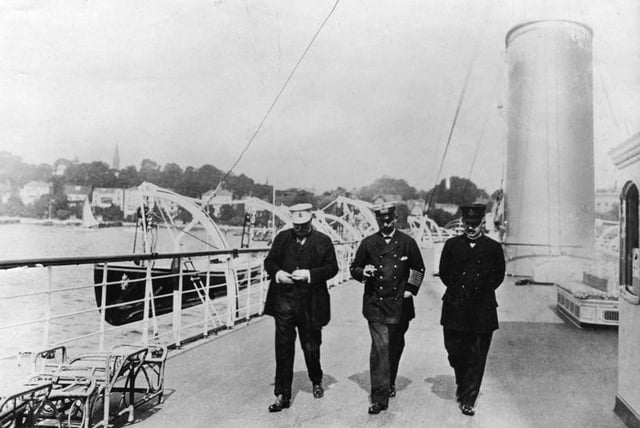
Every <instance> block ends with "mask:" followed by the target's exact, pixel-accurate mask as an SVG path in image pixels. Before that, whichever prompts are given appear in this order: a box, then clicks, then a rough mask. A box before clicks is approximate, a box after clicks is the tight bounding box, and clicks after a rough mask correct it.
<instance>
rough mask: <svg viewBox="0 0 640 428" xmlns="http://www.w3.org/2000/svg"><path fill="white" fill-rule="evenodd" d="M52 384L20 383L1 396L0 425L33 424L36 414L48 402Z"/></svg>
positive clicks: (4, 427) (7, 427)
mask: <svg viewBox="0 0 640 428" xmlns="http://www.w3.org/2000/svg"><path fill="white" fill-rule="evenodd" d="M52 386H53V385H52V384H51V383H50V382H47V383H39V384H32V385H19V386H16V387H14V388H13V389H14V390H13V391H11V392H7V393H6V394H4V396H0V427H2V428H14V427H26V426H33V425H34V423H35V419H34V414H36V413H37V412H39V411H40V409H41V408H42V407H43V406H44V405H45V404H46V400H47V397H48V396H49V393H50V391H51V388H52Z"/></svg>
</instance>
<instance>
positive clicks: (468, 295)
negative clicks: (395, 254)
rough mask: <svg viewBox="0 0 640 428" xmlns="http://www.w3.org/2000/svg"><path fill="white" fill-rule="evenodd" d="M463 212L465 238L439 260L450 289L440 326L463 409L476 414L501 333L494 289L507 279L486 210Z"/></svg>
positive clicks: (472, 208)
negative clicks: (487, 230)
mask: <svg viewBox="0 0 640 428" xmlns="http://www.w3.org/2000/svg"><path fill="white" fill-rule="evenodd" d="M460 209H461V210H462V222H463V225H464V234H463V235H460V236H456V237H454V238H450V239H449V240H447V241H446V242H445V244H444V248H443V249H442V255H441V256H440V269H439V274H440V279H441V280H442V282H443V283H444V285H445V286H446V287H447V290H446V291H445V293H444V296H443V297H442V301H443V302H442V316H441V318H440V323H441V324H442V326H443V330H444V345H445V348H446V350H447V353H448V355H449V364H451V367H453V370H454V372H455V375H456V384H457V389H456V398H457V400H458V403H459V407H460V410H461V411H462V413H463V414H465V415H467V416H473V415H474V414H475V409H474V406H475V402H476V399H477V398H478V394H479V392H480V384H481V383H482V376H483V375H484V368H485V363H486V361H487V354H488V352H489V345H490V344H491V336H492V335H493V332H494V330H497V329H498V314H497V310H496V307H497V306H498V303H497V302H496V293H495V290H496V288H498V287H499V286H500V284H502V281H503V280H504V273H505V261H504V254H503V251H502V246H501V245H500V243H498V242H497V241H494V240H493V239H491V238H488V237H486V236H484V232H483V231H484V214H485V210H486V207H485V206H484V205H481V204H474V205H471V206H463V207H461V208H460Z"/></svg>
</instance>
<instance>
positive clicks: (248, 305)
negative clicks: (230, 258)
mask: <svg viewBox="0 0 640 428" xmlns="http://www.w3.org/2000/svg"><path fill="white" fill-rule="evenodd" d="M252 273H253V272H252V270H251V266H250V265H247V274H246V276H245V281H247V303H246V307H245V308H244V309H245V312H246V316H245V319H246V320H247V322H249V319H250V318H251V274H252Z"/></svg>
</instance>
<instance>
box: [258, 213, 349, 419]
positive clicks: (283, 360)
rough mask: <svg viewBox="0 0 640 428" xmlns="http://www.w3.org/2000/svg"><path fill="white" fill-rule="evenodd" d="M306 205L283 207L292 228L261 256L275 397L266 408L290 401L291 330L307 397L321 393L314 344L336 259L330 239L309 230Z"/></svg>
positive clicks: (327, 308) (325, 318)
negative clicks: (266, 276) (270, 325)
mask: <svg viewBox="0 0 640 428" xmlns="http://www.w3.org/2000/svg"><path fill="white" fill-rule="evenodd" d="M311 208H312V206H311V204H297V205H294V206H292V207H290V208H289V210H290V211H291V222H292V223H293V228H292V229H287V230H284V231H282V232H280V233H278V235H276V237H275V239H274V241H273V245H272V246H271V249H270V250H269V254H268V255H267V257H266V258H265V260H264V267H265V269H266V271H267V272H268V273H269V277H270V278H271V282H270V283H269V291H268V292H267V300H266V302H265V308H264V313H265V314H267V315H271V316H273V318H274V319H275V324H276V332H275V334H276V340H275V350H276V380H275V387H274V394H275V396H276V400H275V402H274V403H273V404H271V405H270V406H269V411H270V412H279V411H281V410H282V409H286V408H288V407H289V406H290V405H291V398H292V397H291V384H292V381H293V362H294V357H295V344H296V328H297V329H298V336H299V337H300V344H301V346H302V351H303V353H304V360H305V363H306V365H307V372H308V374H309V379H310V380H311V383H312V385H313V387H312V391H313V396H314V398H322V397H323V395H324V389H323V386H322V368H321V365H320V345H321V343H322V327H324V326H325V325H327V324H328V323H329V319H330V317H331V311H330V304H329V291H328V290H327V280H329V279H331V278H333V277H334V276H335V275H336V274H337V273H338V261H337V260H336V253H335V250H334V248H333V243H332V242H331V239H330V238H329V237H328V236H327V235H325V234H323V233H320V232H318V231H317V230H315V229H314V228H313V226H312V224H311V223H312V220H313V218H312V217H313V216H312V214H311Z"/></svg>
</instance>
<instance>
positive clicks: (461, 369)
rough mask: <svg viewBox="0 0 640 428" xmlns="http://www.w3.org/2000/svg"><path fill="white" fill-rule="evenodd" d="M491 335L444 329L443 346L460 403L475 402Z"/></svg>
mask: <svg viewBox="0 0 640 428" xmlns="http://www.w3.org/2000/svg"><path fill="white" fill-rule="evenodd" d="M492 335H493V333H482V334H479V333H469V332H464V331H458V330H451V329H448V328H445V329H444V347H445V348H446V350H447V353H448V354H449V364H450V365H451V367H453V370H454V372H455V374H456V384H457V389H456V397H457V398H458V401H459V402H460V403H462V404H469V405H471V406H474V405H475V403H476V399H477V398H478V394H479V392H480V384H481V383H482V376H483V375H484V368H485V365H486V362H487V354H488V353H489V346H490V345H491V336H492Z"/></svg>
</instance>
